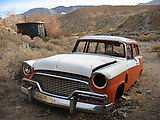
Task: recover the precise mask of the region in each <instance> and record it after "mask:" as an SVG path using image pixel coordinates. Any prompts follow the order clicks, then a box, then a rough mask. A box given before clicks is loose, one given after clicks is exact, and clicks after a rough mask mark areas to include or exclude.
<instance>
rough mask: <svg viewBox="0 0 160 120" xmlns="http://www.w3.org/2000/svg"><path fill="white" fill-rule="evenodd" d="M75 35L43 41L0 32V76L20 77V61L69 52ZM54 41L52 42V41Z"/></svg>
mask: <svg viewBox="0 0 160 120" xmlns="http://www.w3.org/2000/svg"><path fill="white" fill-rule="evenodd" d="M76 39H77V37H60V38H59V39H49V40H48V42H45V41H43V40H42V39H41V38H39V37H35V38H34V39H33V40H31V38H30V37H28V36H26V35H11V34H8V35H4V34H0V68H1V70H0V78H5V79H6V80H15V79H16V80H17V79H19V78H21V75H22V74H21V73H22V64H21V63H22V61H25V60H30V59H38V58H44V57H48V56H53V55H55V54H62V53H70V52H71V49H72V48H73V45H74V43H75V41H76ZM53 41H54V42H53Z"/></svg>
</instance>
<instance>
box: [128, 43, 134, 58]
mask: <svg viewBox="0 0 160 120" xmlns="http://www.w3.org/2000/svg"><path fill="white" fill-rule="evenodd" d="M127 59H133V51H132V45H131V44H128V45H127Z"/></svg>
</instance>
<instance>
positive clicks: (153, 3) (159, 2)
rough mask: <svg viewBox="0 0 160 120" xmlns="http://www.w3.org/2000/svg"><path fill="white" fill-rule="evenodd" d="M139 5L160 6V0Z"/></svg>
mask: <svg viewBox="0 0 160 120" xmlns="http://www.w3.org/2000/svg"><path fill="white" fill-rule="evenodd" d="M138 5H160V0H152V1H150V2H148V3H140V4H138Z"/></svg>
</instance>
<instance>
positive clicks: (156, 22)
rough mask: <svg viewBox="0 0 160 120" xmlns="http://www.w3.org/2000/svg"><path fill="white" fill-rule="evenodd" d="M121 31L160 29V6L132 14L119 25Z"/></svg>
mask: <svg viewBox="0 0 160 120" xmlns="http://www.w3.org/2000/svg"><path fill="white" fill-rule="evenodd" d="M118 30H121V31H130V32H131V31H156V30H158V31H159V30H160V7H157V8H154V9H151V10H148V11H146V12H142V13H139V14H136V15H133V16H130V17H129V18H128V19H127V20H126V21H125V22H124V23H123V24H122V25H120V26H119V27H118Z"/></svg>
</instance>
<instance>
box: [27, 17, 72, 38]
mask: <svg viewBox="0 0 160 120" xmlns="http://www.w3.org/2000/svg"><path fill="white" fill-rule="evenodd" d="M35 21H43V22H45V27H46V31H47V35H48V36H50V37H55V38H58V37H60V36H69V33H67V32H64V31H63V30H62V29H61V27H60V26H61V25H60V22H59V20H58V17H57V16H51V15H32V16H29V17H26V22H35Z"/></svg>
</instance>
